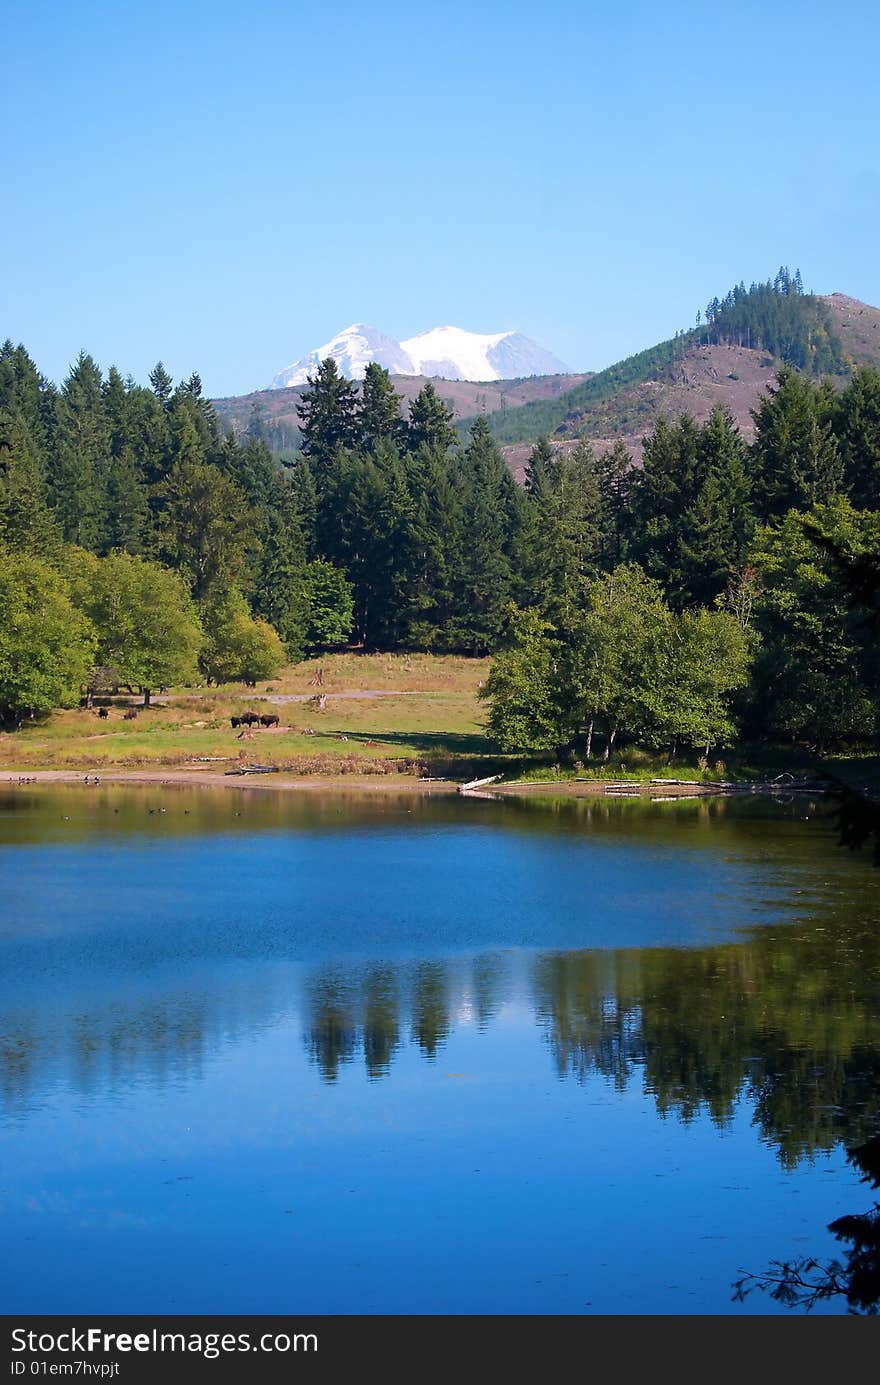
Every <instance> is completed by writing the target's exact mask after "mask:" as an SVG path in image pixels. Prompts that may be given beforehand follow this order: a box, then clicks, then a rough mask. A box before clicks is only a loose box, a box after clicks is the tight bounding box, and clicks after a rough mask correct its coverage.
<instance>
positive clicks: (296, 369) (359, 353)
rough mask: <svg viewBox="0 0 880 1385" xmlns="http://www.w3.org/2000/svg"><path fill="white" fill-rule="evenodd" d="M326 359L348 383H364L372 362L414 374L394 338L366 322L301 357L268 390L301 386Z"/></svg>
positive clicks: (409, 362) (393, 371) (352, 327)
mask: <svg viewBox="0 0 880 1385" xmlns="http://www.w3.org/2000/svg"><path fill="white" fill-rule="evenodd" d="M328 356H332V357H333V359H334V361H335V362H336V364H337V365H338V366H339V369H340V372H341V373H342V374H343V375H345V376H346V377H347V378H348V379H349V380H363V378H364V375H365V373H366V369H367V366H368V365H369V364H370V362H371V361H375V362H376V363H377V364H378V365H382V366H384V367H385V369H386V370H390V371H391V373H392V375H417V374H418V371H414V370H413V368H412V362H411V361H410V358H409V356H408V355H407V354H406V352H405V351H404V350H403V348H402V347H401V345H400V343H399V342H396V341H395V340H394V338H393V337H386V336H385V333H384V332H380V331H379V330H378V328H376V327H368V326H367V324H366V323H365V322H355V323H354V324H353V325H352V326H351V327H346V329H345V331H344V332H339V333H338V334H337V335H336V336H335V337H333V338H332V339H331V340H330V341H326V342H325V343H324V345H323V346H318V347H316V348H315V350H314V351H310V352H309V354H308V355H307V356H301V357H300V358H299V360H298V361H294V363H293V365H289V366H288V367H287V369H286V370H282V371H280V373H279V374H278V375H276V376H275V379H274V380H273V381H272V384H271V386H270V389H273V390H283V389H287V388H288V387H289V386H290V385H304V384H305V383H306V382H307V380H308V378H309V376H310V375H314V373H315V371H316V370H317V369H318V366H319V365H320V364H321V362H322V361H323V360H326V358H327V357H328Z"/></svg>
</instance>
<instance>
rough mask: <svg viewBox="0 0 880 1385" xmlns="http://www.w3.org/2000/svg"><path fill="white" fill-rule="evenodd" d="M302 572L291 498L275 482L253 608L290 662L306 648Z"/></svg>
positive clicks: (302, 556)
mask: <svg viewBox="0 0 880 1385" xmlns="http://www.w3.org/2000/svg"><path fill="white" fill-rule="evenodd" d="M305 570H306V550H305V541H304V538H303V532H302V526H301V524H300V518H299V514H298V512H297V508H296V500H295V496H294V494H293V490H292V487H291V485H290V484H289V483H288V482H284V481H280V480H279V481H277V482H276V485H275V499H274V503H272V504H271V505H270V506H269V507H268V509H267V516H266V525H265V530H264V536H263V547H262V551H261V553H260V558H259V575H258V577H257V580H256V582H255V585H254V595H253V606H254V610H255V612H256V613H257V614H258V615H260V616H262V617H263V618H264V619H265V620H266V621H268V622H269V624H270V625H272V626H273V627H274V628H275V629H276V630H277V631H278V634H279V635H280V636H281V638H282V640H283V641H284V646H285V649H286V650H287V655H288V658H290V659H299V658H301V657H302V655H303V653H304V652H305V649H306V635H307V630H308V625H309V596H308V591H307V587H306V577H305Z"/></svg>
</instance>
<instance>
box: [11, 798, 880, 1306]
mask: <svg viewBox="0 0 880 1385" xmlns="http://www.w3.org/2000/svg"><path fill="white" fill-rule="evenodd" d="M0 841H2V843H3V844H2V846H0V884H2V891H3V894H2V898H3V901H4V908H3V915H2V919H0V1050H2V1051H0V1083H2V1086H0V1096H2V1109H3V1120H2V1125H0V1161H2V1162H0V1168H2V1172H0V1227H2V1229H3V1236H4V1241H5V1244H6V1246H7V1249H8V1253H7V1255H6V1256H5V1257H4V1266H5V1268H3V1269H0V1290H2V1292H3V1299H4V1303H5V1304H6V1306H7V1311H32V1312H33V1311H104V1312H112V1311H118V1312H122V1311H143V1312H147V1311H157V1312H161V1311H170V1312H186V1311H193V1312H198V1311H210V1312H234V1311H239V1312H254V1311H265V1312H272V1311H279V1312H285V1311H303V1312H310V1311H328V1312H361V1311H363V1312H373V1311H389V1312H409V1311H427V1312H432V1311H433V1312H462V1311H464V1312H468V1311H489V1312H585V1311H586V1312H672V1313H680V1312H702V1311H707V1312H726V1311H735V1312H742V1311H747V1310H749V1309H756V1310H758V1311H768V1310H769V1309H773V1308H774V1307H775V1306H776V1305H775V1304H774V1303H773V1302H772V1300H768V1299H766V1298H757V1297H755V1298H752V1299H750V1300H748V1301H747V1303H746V1305H737V1304H734V1303H732V1302H731V1283H732V1281H733V1280H735V1279H736V1278H737V1276H738V1272H739V1271H740V1270H741V1269H743V1268H745V1269H760V1268H761V1266H762V1265H764V1264H765V1263H767V1262H768V1261H769V1260H770V1259H771V1258H773V1257H776V1256H787V1255H789V1254H803V1253H810V1254H814V1253H815V1254H817V1255H825V1254H828V1253H829V1252H830V1251H831V1250H832V1249H833V1248H834V1246H835V1243H834V1242H833V1240H832V1238H831V1237H830V1236H829V1235H828V1233H827V1232H826V1230H825V1227H826V1225H827V1223H828V1222H830V1221H831V1220H832V1218H834V1217H835V1216H839V1215H840V1214H841V1213H842V1212H847V1211H858V1210H860V1208H861V1204H863V1203H864V1202H865V1192H864V1189H863V1188H860V1186H859V1183H858V1179H857V1175H856V1173H855V1172H854V1171H853V1170H852V1169H851V1168H850V1167H848V1166H847V1165H846V1162H845V1149H846V1147H848V1146H851V1145H853V1144H855V1143H859V1142H861V1141H864V1140H867V1139H870V1138H871V1136H872V1135H874V1134H876V1133H877V1131H878V1129H880V1112H878V1100H880V1098H878V1093H880V1082H878V1079H880V1056H878V1055H880V1049H878V1039H880V933H878V929H877V924H878V913H880V909H878V900H880V875H878V873H876V872H873V871H872V870H871V867H870V864H869V862H868V861H866V860H862V859H860V858H858V857H855V858H854V857H851V856H849V855H848V854H847V853H845V852H841V851H840V850H839V849H838V848H837V846H836V842H835V836H834V832H833V830H832V829H831V827H830V825H829V824H828V822H827V819H826V817H825V816H824V815H823V814H822V812H821V810H820V809H819V808H818V807H817V805H815V804H807V803H805V802H798V803H794V804H790V805H781V806H780V805H774V804H772V803H768V802H766V801H754V802H752V801H750V802H748V803H743V802H739V801H733V800H716V801H712V802H710V801H707V800H700V801H692V802H684V803H667V804H657V805H646V804H639V803H631V802H629V803H627V802H623V803H622V802H616V803H608V802H605V801H602V800H597V801H589V802H585V801H581V802H571V801H559V802H556V803H553V802H549V801H548V802H534V801H513V800H508V801H504V802H500V803H491V802H485V801H474V802H468V801H466V800H461V799H454V798H424V799H423V798H415V797H413V796H410V795H406V796H400V797H398V796H394V795H390V796H384V795H382V796H375V797H371V798H358V797H356V796H345V795H329V794H328V795H311V794H309V795H306V794H303V795H301V796H298V795H290V796H288V795H281V794H278V795H276V794H273V793H268V792H265V791H259V790H254V791H245V792H242V793H241V794H239V793H231V792H229V793H216V792H215V793H210V792H207V793H196V792H192V793H191V792H188V791H186V792H184V791H180V792H165V793H157V792H152V793H151V792H149V791H130V790H129V791H122V790H112V789H106V790H105V789H100V790H98V789H89V790H85V789H82V790H81V789H76V790H55V791H52V792H42V793H27V792H25V791H24V790H16V791H14V792H13V793H10V794H8V795H6V797H5V798H4V799H3V801H2V803H0ZM826 1306H827V1307H829V1308H830V1309H831V1310H833V1311H841V1308H842V1306H844V1305H842V1304H841V1302H840V1301H839V1300H838V1301H831V1302H830V1303H829V1304H828V1305H826Z"/></svg>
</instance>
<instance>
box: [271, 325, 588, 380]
mask: <svg viewBox="0 0 880 1385" xmlns="http://www.w3.org/2000/svg"><path fill="white" fill-rule="evenodd" d="M327 356H332V357H333V359H334V360H335V361H336V364H337V366H338V367H339V370H340V372H341V373H342V374H343V375H345V376H347V378H348V379H349V380H362V379H363V378H364V375H365V373H366V369H367V366H368V365H369V364H370V362H371V361H375V362H376V363H377V364H378V365H381V366H384V367H385V369H386V370H388V371H390V372H391V374H392V375H435V376H440V377H441V378H442V379H444V380H477V381H479V380H512V379H521V378H523V377H524V376H528V375H565V374H567V373H568V371H569V368H568V366H566V365H564V364H563V362H562V361H560V360H559V359H558V357H556V356H554V355H552V354H551V352H549V351H545V350H544V348H543V347H542V346H538V344H537V342H534V341H531V340H530V339H529V338H528V337H524V336H523V335H522V333H521V332H494V333H481V332H468V331H465V329H464V328H463V327H451V326H447V327H432V328H431V329H430V330H429V331H427V332H420V333H419V334H418V335H417V336H415V337H409V338H408V339H407V340H406V341H402V342H398V341H395V340H394V338H393V337H388V336H386V335H385V334H384V332H380V331H379V330H378V328H376V327H370V326H368V325H367V324H366V323H364V322H355V323H353V324H352V326H351V327H346V328H345V330H344V331H343V332H339V333H338V334H337V335H336V336H335V337H333V338H332V339H331V340H330V341H328V342H325V343H324V345H323V346H319V347H316V349H315V350H314V351H310V352H309V353H308V355H307V356H301V357H300V359H299V360H298V361H294V363H293V365H290V366H288V367H287V369H286V370H282V371H280V372H279V374H278V375H276V376H275V379H274V380H273V381H272V385H271V388H272V389H286V388H289V387H290V386H291V385H304V384H306V383H307V381H308V378H309V376H310V375H314V373H315V371H316V370H317V368H318V366H319V365H320V363H321V361H323V360H324V359H325V358H326V357H327Z"/></svg>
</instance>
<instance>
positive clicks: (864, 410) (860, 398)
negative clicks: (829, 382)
mask: <svg viewBox="0 0 880 1385" xmlns="http://www.w3.org/2000/svg"><path fill="white" fill-rule="evenodd" d="M834 432H835V435H836V437H837V439H838V443H839V446H840V453H841V459H842V462H843V474H844V489H845V490H846V492H847V493H848V495H849V497H850V499H851V501H852V503H853V505H855V507H856V508H857V509H865V510H880V370H877V369H876V367H874V366H866V367H865V368H864V369H863V370H859V371H857V372H856V374H855V375H854V376H853V378H852V380H851V381H850V383H849V385H848V386H847V388H846V389H845V390H844V391H843V393H842V394H841V395H840V397H839V399H838V401H837V407H836V409H835V411H834Z"/></svg>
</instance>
